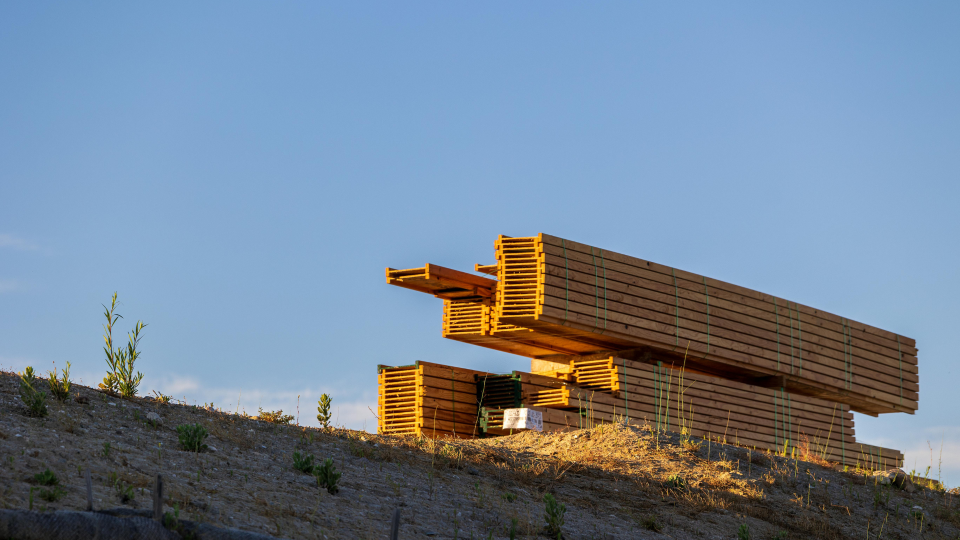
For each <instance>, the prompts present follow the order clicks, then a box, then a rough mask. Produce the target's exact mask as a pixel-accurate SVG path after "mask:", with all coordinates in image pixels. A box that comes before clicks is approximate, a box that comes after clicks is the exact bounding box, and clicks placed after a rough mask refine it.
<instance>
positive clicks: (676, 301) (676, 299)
mask: <svg viewBox="0 0 960 540" xmlns="http://www.w3.org/2000/svg"><path fill="white" fill-rule="evenodd" d="M670 274H671V275H673V301H674V307H673V315H674V318H675V319H676V324H677V326H676V330H674V331H673V335H674V336H675V337H676V338H677V340H676V343H674V344H673V351H675V350H677V347H679V346H680V291H679V289H678V288H677V269H676V268H671V269H670ZM673 351H670V352H673Z"/></svg>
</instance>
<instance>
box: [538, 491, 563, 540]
mask: <svg viewBox="0 0 960 540" xmlns="http://www.w3.org/2000/svg"><path fill="white" fill-rule="evenodd" d="M543 502H544V513H543V517H544V519H545V520H546V521H547V526H546V527H545V529H544V531H545V532H546V533H547V534H548V535H549V536H551V537H556V538H557V539H559V538H561V534H562V533H561V528H562V527H563V515H564V514H566V513H567V506H566V505H565V504H562V503H558V502H557V499H556V498H555V497H554V496H553V494H552V493H547V494H546V495H544V496H543Z"/></svg>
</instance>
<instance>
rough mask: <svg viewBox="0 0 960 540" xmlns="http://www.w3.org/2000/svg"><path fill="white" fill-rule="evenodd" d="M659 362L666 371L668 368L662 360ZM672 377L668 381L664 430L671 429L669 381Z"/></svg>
mask: <svg viewBox="0 0 960 540" xmlns="http://www.w3.org/2000/svg"><path fill="white" fill-rule="evenodd" d="M657 363H658V364H660V369H662V370H663V372H664V373H666V371H667V370H666V368H664V367H663V363H662V362H657ZM661 377H662V376H661ZM671 379H672V377H670V378H668V379H667V381H668V382H667V407H666V411H667V414H665V415H664V423H666V425H667V427H666V428H664V431H670V382H669V381H670V380H671Z"/></svg>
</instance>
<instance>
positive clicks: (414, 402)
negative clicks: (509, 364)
mask: <svg viewBox="0 0 960 540" xmlns="http://www.w3.org/2000/svg"><path fill="white" fill-rule="evenodd" d="M377 373H378V376H377V380H378V386H379V389H378V399H377V409H378V411H377V415H378V421H377V423H378V426H377V427H378V432H379V433H383V434H395V435H404V434H405V435H423V436H426V437H457V438H470V437H475V436H477V433H478V432H477V416H478V412H479V407H478V406H479V403H478V402H477V383H476V377H477V376H478V375H480V376H483V375H488V374H487V373H485V372H483V371H476V370H472V369H463V368H456V367H451V366H445V365H441V364H432V363H429V362H422V361H418V362H416V363H415V364H413V365H410V366H399V367H392V366H383V365H381V366H377Z"/></svg>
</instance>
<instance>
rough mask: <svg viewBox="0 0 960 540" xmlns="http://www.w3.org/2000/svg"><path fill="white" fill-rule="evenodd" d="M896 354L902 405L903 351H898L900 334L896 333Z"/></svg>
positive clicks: (901, 402)
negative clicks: (898, 365)
mask: <svg viewBox="0 0 960 540" xmlns="http://www.w3.org/2000/svg"><path fill="white" fill-rule="evenodd" d="M897 356H899V357H900V360H899V363H900V404H901V405H903V352H901V351H900V334H897Z"/></svg>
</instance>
